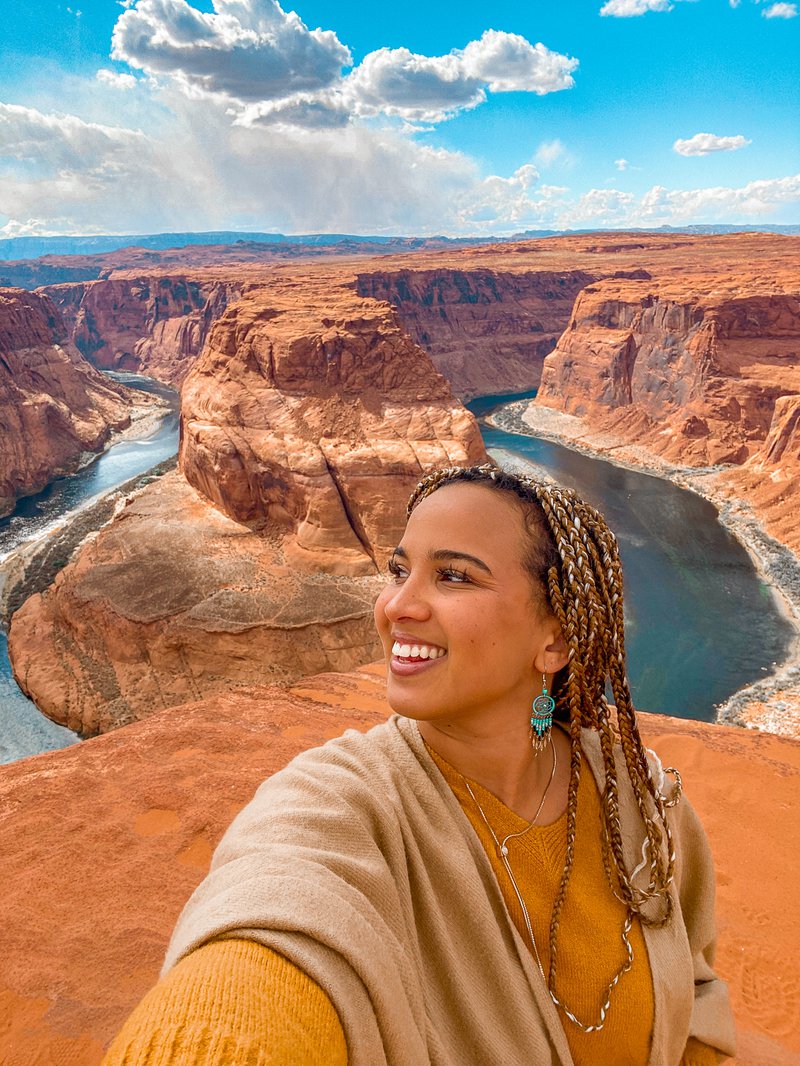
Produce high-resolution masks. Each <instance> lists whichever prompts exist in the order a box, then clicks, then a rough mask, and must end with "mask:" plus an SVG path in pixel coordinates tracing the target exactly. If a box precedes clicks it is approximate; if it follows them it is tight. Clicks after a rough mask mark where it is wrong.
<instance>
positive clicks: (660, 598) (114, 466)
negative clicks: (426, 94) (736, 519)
mask: <svg viewBox="0 0 800 1066" xmlns="http://www.w3.org/2000/svg"><path fill="white" fill-rule="evenodd" d="M115 376H116V377H117V379H118V380H119V379H120V378H121V379H122V380H124V381H126V383H128V384H131V385H134V386H135V387H137V388H142V389H145V390H150V391H154V392H157V393H159V394H161V395H164V396H167V397H171V398H172V400H173V403H174V402H175V399H176V395H175V394H174V393H173V392H172V391H171V390H169V389H166V387H165V386H162V385H159V384H158V383H157V382H154V381H152V380H151V379H147V378H141V377H138V376H136V375H115ZM532 395H534V393H519V394H517V395H515V396H508V395H505V396H485V397H480V398H478V399H476V400H473V401H472V402H471V403H469V404H467V406H468V407H469V408H470V410H472V411H473V413H474V414H476V415H477V416H478V417H481V416H482V415H485V414H486V413H488V412H489V411H491V410H492V409H493V408H495V407H497V406H498V405H500V404H502V403H505V402H510V401H511V400H514V399H519V398H523V397H526V398H527V397H530V396H532ZM481 430H482V433H483V436H484V440H485V442H486V446H487V448H489V449H492V450H499V451H505V452H510V453H513V455H514V456H516V457H518V458H521V459H523V460H525V461H526V462H528V463H532V464H533V465H534V467H539V468H543V469H545V470H546V471H547V472H548V473H549V474H550V475H551V476H552V477H554V478H555V479H556V480H557V481H559V482H560V483H561V484H563V485H567V486H570V487H572V488H574V489H575V490H576V491H578V492H579V493H580V494H581V495H582V496H583V497H584V498H585V499H586V500H587V501H588V502H590V503H592V504H594V505H595V506H597V507H598V508H599V509H600V510H601V511H602V512H603V513H604V514H605V515H606V517H607V518H608V521H609V524H610V526H611V527H612V529H614V531H615V532H616V534H617V537H618V540H619V544H620V554H621V556H622V561H623V566H624V571H625V582H626V642H627V647H628V673H629V677H630V681H631V688H632V691H633V697H634V702H635V703H636V705H637V706H639V707H641V708H642V709H645V710H650V711H656V712H660V713H664V714H672V715H676V716H678V717H685V718H697V719H702V720H705V721H713V720H714V716H715V706H716V705H717V704H719V703H722V702H723V701H724V700H725V699H727V698H728V697H729V696H731V695H732V694H733V693H734V692H735V691H737V690H738V689H739V688H742V687H743V686H745V685H747V684H749V683H750V682H752V681H754V680H757V679H758V678H760V677H763V676H765V674H767V673H769V672H771V670H772V669H773V667H774V665H775V664H776V663H780V662H781V661H782V660H783V659H784V658H785V656H786V653H787V651H788V648H789V646H790V643H791V641H792V639H793V636H794V630H793V627H792V625H791V623H790V622H789V621H788V620H787V619H786V618H785V617H784V616H783V615H782V614H781V612H780V611H779V609H778V606H777V603H776V601H775V598H774V597H773V595H772V592H771V590H770V589H769V588H768V586H767V585H766V584H765V583H764V582H763V581H762V580H761V579H760V577H759V575H758V574H757V572H756V571H755V569H754V567H753V564H752V562H751V560H750V558H749V556H748V554H747V552H746V551H745V549H744V548H743V547H742V545H741V544H740V543H739V542H738V541H737V540H736V539H735V538H734V537H732V536H731V535H730V533H728V532H727V530H726V529H725V528H724V527H723V526H722V525H721V524H720V522H719V521H718V520H717V514H716V511H715V510H714V508H713V507H712V506H711V504H709V503H708V502H706V501H705V500H703V499H702V498H701V497H699V496H697V495H696V494H695V493H693V492H689V491H687V490H685V489H681V488H678V487H677V486H676V485H673V484H671V483H670V482H668V481H665V480H664V479H662V478H656V477H652V476H650V475H647V474H642V473H637V472H634V471H631V470H627V469H623V468H620V467H617V466H614V465H613V464H612V463H609V462H605V461H603V460H601V459H595V458H590V457H588V456H586V455H582V454H581V453H579V452H575V451H571V450H570V449H568V448H565V447H562V446H561V445H558V444H553V443H551V442H549V441H544V440H539V439H536V438H533V437H528V436H522V435H519V434H515V433H508V432H505V431H504V430H500V429H496V428H494V427H492V426H489V425H487V424H486V423H482V424H481ZM177 437H178V416H177V409H176V407H173V409H172V411H171V412H170V413H169V414H168V416H167V417H166V418H165V420H164V422H163V423H162V425H161V426H160V428H159V430H158V432H157V433H156V434H155V435H154V436H153V437H151V438H149V439H147V440H134V441H124V440H123V441H121V442H120V443H119V444H116V445H114V446H113V447H112V448H110V449H109V450H108V451H107V452H106V453H105V454H103V455H102V456H101V457H100V458H99V459H97V460H96V461H95V462H94V463H92V465H91V466H89V467H87V468H85V469H84V470H82V471H81V472H80V473H78V474H75V475H73V476H72V477H70V478H61V479H59V480H58V481H55V482H53V484H52V485H50V486H48V487H47V488H46V489H45V490H44V491H43V492H41V493H39V494H38V495H36V496H31V497H28V498H27V499H25V500H22V501H20V503H19V505H18V507H17V509H16V510H15V511H14V513H13V514H12V515H9V516H8V517H7V518H5V519H2V520H0V563H1V562H2V558H3V556H4V555H6V554H7V553H8V552H9V551H11V550H13V548H15V547H16V546H17V545H18V544H20V543H21V542H22V541H24V540H29V539H31V538H33V537H38V536H42V535H44V534H45V533H46V532H47V530H48V529H50V528H52V527H53V526H54V525H56V524H58V522H59V521H60V520H61V519H62V518H63V516H64V515H65V514H66V513H67V512H69V511H71V510H74V509H75V508H78V507H80V506H82V505H86V504H87V503H88V502H89V501H90V500H91V499H92V498H94V497H96V496H98V495H101V494H102V493H104V492H108V491H110V490H111V489H112V488H114V487H115V486H117V485H120V484H122V483H123V482H125V481H126V480H128V479H129V478H130V477H133V476H135V475H136V474H138V473H141V472H144V471H145V470H148V469H150V468H151V467H153V466H155V465H156V464H157V463H159V462H161V461H162V460H163V459H166V458H168V457H169V456H171V455H174V454H175V451H176V448H177ZM76 739H77V738H76V737H75V735H74V734H73V733H71V732H70V731H69V730H66V729H62V728H61V727H60V726H57V725H55V724H54V723H52V722H50V720H49V719H47V718H46V717H45V716H44V715H42V714H41V713H40V712H39V711H38V710H37V709H36V707H35V706H34V704H33V703H31V702H30V701H29V700H27V699H26V698H25V697H24V696H23V695H22V693H21V692H20V690H19V688H18V687H17V686H16V684H15V683H14V680H13V677H12V676H11V668H10V664H9V662H8V656H7V654H6V641H5V635H4V634H2V633H0V763H2V762H11V761H13V760H15V759H20V758H23V757H24V756H26V755H31V754H35V753H37V752H41V751H47V750H50V749H53V748H60V747H64V746H66V745H67V744H70V743H74V742H75V741H76Z"/></svg>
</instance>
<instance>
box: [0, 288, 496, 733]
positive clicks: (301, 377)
mask: <svg viewBox="0 0 800 1066" xmlns="http://www.w3.org/2000/svg"><path fill="white" fill-rule="evenodd" d="M182 423H183V440H182V447H181V465H182V468H183V472H184V473H183V474H175V475H172V476H167V477H166V478H162V479H161V480H160V481H159V482H157V483H154V484H153V485H151V486H149V487H148V488H147V489H145V490H144V492H142V493H141V494H140V495H138V496H137V497H135V498H134V499H133V500H131V501H130V503H129V504H128V506H127V507H125V508H124V509H123V510H122V512H121V513H120V514H119V515H118V517H117V518H116V519H115V520H114V521H113V522H112V523H111V524H110V525H108V526H107V527H105V528H104V529H103V530H101V532H100V533H99V534H98V535H97V536H96V538H94V539H93V540H92V541H90V542H89V543H88V544H87V546H86V547H85V548H84V549H83V550H82V551H81V552H80V554H79V555H78V557H77V559H76V560H75V561H74V562H73V563H71V564H70V565H69V566H68V567H67V568H66V569H65V570H63V571H62V572H61V573H60V574H59V576H58V578H57V580H56V582H55V584H54V585H53V586H51V588H50V589H48V590H47V591H46V592H44V593H43V594H41V595H37V596H33V597H31V598H30V599H29V600H28V601H27V602H26V603H25V604H24V605H23V607H22V608H21V609H20V610H19V611H18V612H17V613H16V614H15V615H14V616H13V619H12V622H11V629H10V633H9V653H10V655H11V659H12V662H13V665H14V670H15V674H16V676H17V678H18V680H19V682H20V684H21V686H22V688H23V689H24V691H25V692H27V693H28V694H29V695H30V696H31V697H32V698H33V699H34V700H35V702H36V703H37V705H38V706H39V707H40V708H41V709H42V710H43V711H44V712H45V713H46V714H48V715H49V716H50V717H51V718H53V719H54V720H55V721H58V722H61V723H63V724H67V725H69V726H70V727H71V728H72V729H75V730H76V731H78V732H80V733H82V734H84V735H87V734H94V733H97V732H102V731H105V730H107V729H111V728H113V727H114V726H116V725H120V724H125V723H127V722H130V721H133V720H136V719H138V718H142V717H144V716H146V715H148V714H151V713H153V712H154V711H156V710H159V709H162V708H164V707H170V706H173V705H175V704H179V703H182V702H185V701H186V700H187V699H192V698H199V697H200V696H203V695H211V694H220V693H224V692H228V691H230V690H231V689H235V688H240V687H242V686H246V685H252V684H259V683H263V682H264V681H265V680H267V681H282V682H285V681H287V680H289V679H291V678H295V677H298V676H299V675H301V674H304V673H309V672H314V671H319V670H325V669H332V668H337V669H350V668H352V667H353V666H356V665H358V664H359V663H362V662H364V661H367V660H368V659H370V658H373V657H375V656H376V655H377V654H378V644H377V640H376V637H375V634H374V628H373V624H372V603H373V601H374V597H375V595H376V592H377V588H378V587H379V585H380V584H381V583H382V580H383V579H379V578H377V576H376V575H377V573H378V567H379V566H380V565H381V564H382V562H383V560H384V558H385V555H386V553H387V551H388V550H389V548H390V547H392V546H393V545H394V544H395V543H396V542H397V539H398V538H399V536H400V534H401V531H402V528H403V525H404V518H405V514H404V510H405V508H404V505H405V500H406V499H407V496H408V493H409V491H410V489H411V487H412V486H413V484H414V483H415V482H416V480H418V479H419V477H420V476H421V474H422V472H423V471H424V470H426V469H429V468H432V467H434V466H437V465H443V464H447V463H453V462H455V463H463V462H476V461H481V460H482V459H484V457H485V452H484V449H483V444H482V441H481V438H480V434H479V432H478V429H477V426H476V424H475V422H474V420H473V419H472V416H471V415H469V414H468V413H467V412H466V411H465V410H464V409H463V408H462V407H461V405H460V404H459V403H458V402H457V401H456V400H454V399H453V397H452V395H451V394H450V391H449V388H448V386H447V383H446V382H445V381H444V379H443V378H442V377H441V376H440V375H439V374H438V373H437V372H436V371H435V370H434V369H433V367H432V366H431V364H430V360H429V359H428V357H427V356H426V354H425V353H424V352H423V351H422V350H421V349H420V348H419V347H418V346H416V345H415V344H414V343H413V342H412V341H411V340H410V339H409V338H408V336H407V335H406V334H405V333H403V331H402V330H401V329H400V327H399V325H398V322H397V316H396V314H395V312H394V311H393V310H392V309H391V308H390V307H389V306H388V305H385V304H377V303H376V302H375V301H372V300H365V299H361V298H360V297H358V296H356V295H355V294H354V293H353V291H352V289H350V288H348V287H346V286H341V285H339V286H337V285H332V284H330V282H328V281H326V280H325V279H323V280H322V281H320V280H319V279H318V278H315V277H313V276H307V277H303V278H300V279H295V280H294V281H293V282H292V283H291V284H289V283H287V284H285V285H284V287H283V289H282V290H281V291H277V290H276V289H273V288H270V289H269V290H267V289H258V290H254V291H253V292H251V293H250V294H248V296H247V297H245V298H243V299H242V300H241V301H240V302H239V303H237V304H235V305H233V306H231V307H230V308H229V309H228V310H227V311H226V312H225V314H224V315H223V316H222V317H221V318H220V319H219V320H218V321H217V323H216V324H215V326H214V327H213V329H212V331H211V334H210V337H209V342H208V345H207V348H206V351H205V352H204V354H203V356H202V357H201V359H200V360H199V361H198V363H197V364H196V365H195V368H194V369H193V371H192V372H191V374H190V375H189V377H188V378H187V380H186V383H185V386H184V393H183V410H182ZM184 475H185V476H184Z"/></svg>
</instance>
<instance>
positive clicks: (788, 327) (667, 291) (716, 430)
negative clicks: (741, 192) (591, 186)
mask: <svg viewBox="0 0 800 1066" xmlns="http://www.w3.org/2000/svg"><path fill="white" fill-rule="evenodd" d="M747 280H748V279H740V285H741V287H742V289H743V290H744V292H743V293H742V294H741V295H738V294H737V295H729V294H721V293H719V292H715V291H714V290H711V291H709V290H708V286H707V284H704V279H701V278H698V279H693V278H691V276H689V277H686V278H685V279H683V281H682V284H681V286H680V289H678V288H677V287H676V286H675V284H674V283H673V282H667V283H661V284H659V283H658V282H656V281H653V280H650V281H624V282H621V281H616V280H604V281H601V282H598V283H597V284H594V285H590V286H588V287H587V288H586V289H584V291H583V292H582V293H581V294H580V296H579V297H578V300H577V301H576V304H575V309H574V311H573V314H572V317H571V319H570V322H569V325H568V326H567V329H566V331H565V332H564V335H563V336H562V338H561V339H560V341H559V343H558V346H557V348H556V349H555V351H554V352H553V353H552V354H551V355H550V356H548V358H547V359H546V361H545V368H544V371H543V375H542V385H541V388H540V391H539V394H538V396H537V398H536V402H537V404H545V405H547V406H552V407H557V408H558V409H560V410H565V411H567V412H568V413H569V414H577V415H582V416H585V417H587V418H588V420H589V421H590V422H591V424H592V425H593V426H595V427H596V428H609V429H613V430H614V431H615V432H618V433H620V434H621V435H623V436H627V437H629V438H630V439H631V440H634V439H635V441H636V443H638V444H642V445H644V446H646V447H647V448H649V449H651V450H652V451H653V452H654V453H656V454H658V455H661V456H663V457H664V458H666V459H669V460H671V461H673V462H677V463H684V464H687V465H690V466H710V465H716V464H719V463H735V464H741V463H743V462H744V461H745V460H746V459H747V458H748V457H750V456H751V455H754V454H755V453H756V452H758V451H760V450H761V447H762V445H763V444H765V442H766V439H767V437H768V435H769V434H770V427H771V424H772V421H773V416H777V418H778V421H779V422H780V421H782V411H783V407H781V408H779V409H778V410H777V411H776V401H778V400H779V398H780V397H782V396H786V397H794V396H795V395H796V394H797V393H800V361H798V353H800V275H798V277H797V279H796V281H797V285H796V287H795V288H794V291H792V290H791V289H789V291H783V290H784V286H782V285H781V284H780V282H776V285H775V290H774V291H772V292H769V293H761V292H759V291H758V289H759V288H763V285H758V286H752V288H753V289H755V291H753V292H752V294H751V293H748V292H747V289H748V284H747ZM784 406H785V404H784ZM772 437H773V440H772V441H771V443H770V445H769V447H768V449H767V450H769V449H770V448H771V449H772V450H773V451H777V450H780V451H781V454H784V453H785V448H786V443H787V442H786V440H785V432H784V431H782V430H780V429H777V428H776V429H775V430H774V431H773V433H772ZM765 459H767V455H766V454H765ZM767 461H768V460H767Z"/></svg>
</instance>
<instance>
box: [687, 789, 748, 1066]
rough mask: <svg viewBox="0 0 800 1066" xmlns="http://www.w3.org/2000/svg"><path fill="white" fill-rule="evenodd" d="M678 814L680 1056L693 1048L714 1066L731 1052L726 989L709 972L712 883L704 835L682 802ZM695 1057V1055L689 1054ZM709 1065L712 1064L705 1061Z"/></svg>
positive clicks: (700, 1061)
mask: <svg viewBox="0 0 800 1066" xmlns="http://www.w3.org/2000/svg"><path fill="white" fill-rule="evenodd" d="M674 810H675V811H676V812H677V813H678V819H679V821H678V826H677V829H678V833H679V840H678V841H677V844H678V848H677V853H678V863H679V866H678V871H677V882H678V895H679V899H680V905H681V911H682V914H683V921H684V925H685V927H686V934H687V937H688V939H689V947H690V950H691V953H692V965H693V968H694V1006H693V1009H692V1017H691V1022H690V1026H689V1035H690V1037H692V1038H693V1040H690V1041H689V1045H690V1046H689V1047H687V1051H686V1054H689V1053H690V1047H691V1045H692V1044H693V1043H694V1044H695V1045H696V1044H697V1043H699V1044H705V1045H707V1046H708V1047H710V1048H711V1049H715V1050H716V1051H718V1052H719V1057H720V1061H722V1060H724V1059H725V1058H727V1057H728V1056H732V1055H733V1054H734V1052H735V1031H734V1024H733V1014H732V1011H731V1008H730V1003H729V1001H728V987H727V985H726V983H725V982H724V981H722V980H720V978H719V977H718V976H717V975H716V973H715V971H714V956H715V952H716V924H715V920H714V893H715V877H714V862H713V858H712V855H711V848H710V847H709V844H708V839H707V838H706V835H705V832H704V830H703V827H702V825H701V824H700V820H699V818H698V817H697V814H696V813H695V811H694V809H693V808H692V806H691V804H690V803H689V801H688V800H687V799H686V797H685V796H684V797H682V798H681V800H680V802H679V803H678V806H677V807H676V808H674ZM692 1054H695V1052H692ZM695 1061H697V1064H698V1066H701V1064H702V1066H705V1063H706V1062H707V1061H709V1060H707V1059H705V1058H701V1059H697V1058H696V1055H695V1058H690V1059H688V1061H687V1059H686V1055H684V1063H685V1064H686V1066H689V1064H691V1066H695ZM710 1061H713V1060H710Z"/></svg>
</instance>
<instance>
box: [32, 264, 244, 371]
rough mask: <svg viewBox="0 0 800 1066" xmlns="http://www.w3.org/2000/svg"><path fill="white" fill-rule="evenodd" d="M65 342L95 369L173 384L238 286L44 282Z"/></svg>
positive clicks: (147, 280) (191, 281)
mask: <svg viewBox="0 0 800 1066" xmlns="http://www.w3.org/2000/svg"><path fill="white" fill-rule="evenodd" d="M43 291H46V292H47V293H48V295H49V296H50V297H51V298H52V299H53V301H54V302H55V303H56V304H57V305H58V306H59V307H60V308H61V310H62V313H63V314H64V317H65V320H66V322H67V324H68V326H69V329H70V332H71V336H72V339H73V342H74V343H75V345H76V347H77V348H78V349H79V350H80V351H81V352H83V354H84V355H85V356H86V358H87V359H89V360H90V361H91V362H92V363H94V364H95V365H96V366H99V367H102V368H103V369H106V370H130V371H134V372H137V373H142V374H149V375H150V376H151V377H155V378H158V379H159V380H160V381H164V382H166V383H167V384H168V385H174V386H178V385H180V383H181V381H183V378H184V377H185V376H186V374H187V372H188V370H189V367H190V366H191V364H192V363H193V362H194V360H195V359H196V358H197V356H198V355H199V354H200V352H201V350H202V347H203V344H204V343H205V340H206V336H207V334H208V330H209V328H210V326H211V324H212V323H213V322H214V320H215V319H216V318H217V317H218V316H219V315H220V314H221V313H222V312H223V311H224V310H225V308H226V307H227V305H228V303H229V302H230V301H231V300H233V299H236V298H237V297H238V296H239V295H240V294H241V291H242V285H241V284H240V283H238V282H237V281H235V280H230V281H217V280H212V279H210V278H206V279H200V278H192V277H188V276H186V275H158V274H155V275H152V276H136V277H125V276H123V277H114V278H109V279H104V280H99V281H91V282H86V283H83V284H74V285H69V284H68V285H51V286H48V287H47V288H46V290H43Z"/></svg>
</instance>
